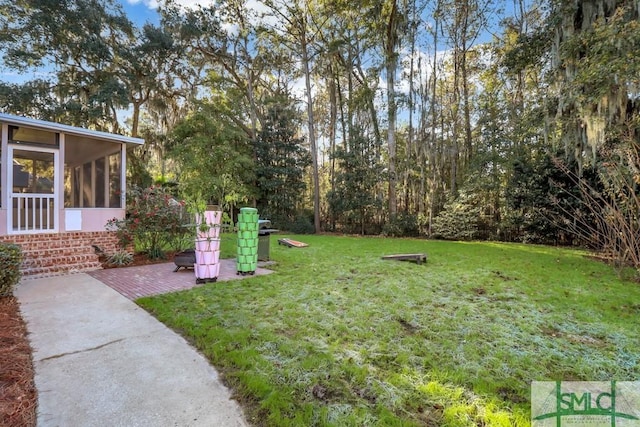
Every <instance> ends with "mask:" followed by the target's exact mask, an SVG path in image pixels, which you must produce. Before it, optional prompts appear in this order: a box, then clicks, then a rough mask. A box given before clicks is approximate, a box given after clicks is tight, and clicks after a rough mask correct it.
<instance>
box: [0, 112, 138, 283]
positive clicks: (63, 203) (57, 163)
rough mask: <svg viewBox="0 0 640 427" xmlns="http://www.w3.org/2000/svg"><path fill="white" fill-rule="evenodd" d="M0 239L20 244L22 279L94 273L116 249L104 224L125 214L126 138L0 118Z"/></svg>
mask: <svg viewBox="0 0 640 427" xmlns="http://www.w3.org/2000/svg"><path fill="white" fill-rule="evenodd" d="M0 129H1V133H0V141H1V145H0V242H10V243H15V244H17V245H19V246H21V247H22V251H23V255H24V261H23V264H22V272H23V274H24V275H25V276H31V277H44V276H49V275H57V274H66V273H69V272H79V271H88V270H94V269H98V268H100V263H99V261H98V257H97V255H96V253H95V250H94V246H97V247H99V248H101V249H102V250H104V251H105V252H107V253H109V252H114V251H116V250H117V249H118V246H117V237H116V235H115V233H114V232H112V231H108V230H106V229H105V224H106V223H107V220H109V219H111V218H114V217H115V218H122V217H124V214H125V188H126V167H125V166H126V161H127V146H128V145H139V144H144V140H143V139H140V138H131V137H127V136H122V135H115V134H111V133H107V132H98V131H93V130H88V129H83V128H78V127H73V126H67V125H62V124H58V123H52V122H47V121H43V120H35V119H30V118H25V117H19V116H13V115H8V114H0Z"/></svg>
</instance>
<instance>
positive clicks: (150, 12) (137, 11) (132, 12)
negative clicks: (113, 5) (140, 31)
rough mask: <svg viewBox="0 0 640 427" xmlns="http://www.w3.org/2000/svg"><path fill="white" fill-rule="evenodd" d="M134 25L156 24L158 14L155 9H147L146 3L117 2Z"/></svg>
mask: <svg viewBox="0 0 640 427" xmlns="http://www.w3.org/2000/svg"><path fill="white" fill-rule="evenodd" d="M118 1H119V2H120V3H121V4H122V7H123V9H124V11H125V12H126V13H127V16H129V19H131V20H132V21H133V22H134V23H136V24H137V25H142V24H144V23H146V22H151V23H152V24H157V23H158V22H159V20H160V17H159V15H158V12H157V11H156V9H155V8H152V7H149V6H148V4H149V2H147V1H131V0H118Z"/></svg>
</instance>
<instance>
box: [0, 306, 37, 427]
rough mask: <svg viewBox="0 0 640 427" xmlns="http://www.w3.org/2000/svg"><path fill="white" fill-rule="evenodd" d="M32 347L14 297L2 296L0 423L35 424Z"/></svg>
mask: <svg viewBox="0 0 640 427" xmlns="http://www.w3.org/2000/svg"><path fill="white" fill-rule="evenodd" d="M33 375H34V372H33V362H32V359H31V346H30V345H29V341H28V339H27V328H26V326H25V324H24V321H23V320H22V316H21V315H20V309H19V304H18V300H17V299H16V298H15V297H3V298H0V425H3V426H12V427H26V426H28V427H31V426H35V425H36V407H37V404H38V395H37V392H36V387H35V383H34V380H33Z"/></svg>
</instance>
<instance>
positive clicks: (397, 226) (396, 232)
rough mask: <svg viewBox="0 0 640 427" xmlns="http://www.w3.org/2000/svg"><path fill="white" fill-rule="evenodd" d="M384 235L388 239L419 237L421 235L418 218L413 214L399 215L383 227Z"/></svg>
mask: <svg viewBox="0 0 640 427" xmlns="http://www.w3.org/2000/svg"><path fill="white" fill-rule="evenodd" d="M382 234H383V235H384V236H388V237H417V236H418V235H419V234H420V232H419V229H418V218H417V217H416V216H415V215H411V214H406V213H401V214H398V215H397V216H396V217H395V218H394V219H392V220H389V222H387V223H386V224H385V225H384V226H383V227H382Z"/></svg>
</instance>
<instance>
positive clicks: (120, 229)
mask: <svg viewBox="0 0 640 427" xmlns="http://www.w3.org/2000/svg"><path fill="white" fill-rule="evenodd" d="M187 222H188V220H187V215H186V211H185V209H184V202H178V201H176V200H175V199H174V198H173V197H172V195H171V194H170V193H169V192H168V191H167V190H166V189H164V188H162V187H153V186H152V187H149V188H144V189H142V188H137V187H136V188H133V189H131V190H130V191H129V192H128V194H127V213H126V216H125V218H124V219H116V218H113V219H111V220H109V221H108V222H107V229H109V230H115V231H116V232H117V234H118V238H119V239H120V245H121V246H122V247H123V248H124V247H126V246H127V245H129V244H130V243H135V244H136V247H138V248H139V249H140V251H141V252H145V253H146V254H147V255H148V256H149V258H163V257H164V249H165V248H166V247H174V246H178V245H180V243H181V242H182V239H183V237H184V235H185V234H187V233H190V232H191V230H189V229H188V228H187V227H185V224H186V223H187ZM175 249H179V248H177V247H176V248H175Z"/></svg>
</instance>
